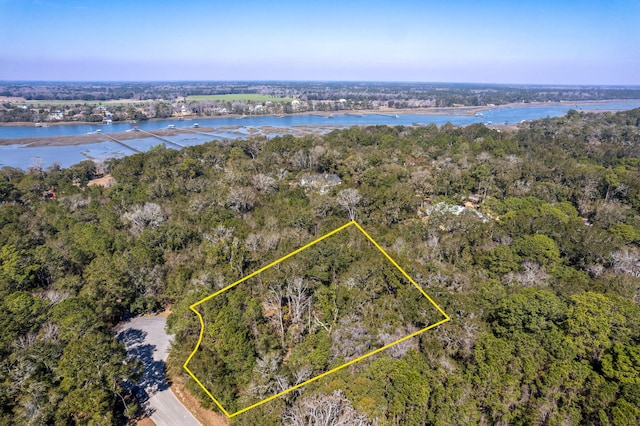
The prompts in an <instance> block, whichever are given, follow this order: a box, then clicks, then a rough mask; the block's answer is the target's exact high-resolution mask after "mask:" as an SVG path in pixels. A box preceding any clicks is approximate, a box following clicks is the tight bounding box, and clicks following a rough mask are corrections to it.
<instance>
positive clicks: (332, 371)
mask: <svg viewBox="0 0 640 426" xmlns="http://www.w3.org/2000/svg"><path fill="white" fill-rule="evenodd" d="M349 226H355V227H356V228H357V229H358V230H359V231H360V232H361V233H362V234H363V235H364V236H365V237H366V238H367V239H368V240H369V241H370V242H371V243H372V244H373V245H374V246H375V247H376V248H377V249H378V250H379V251H380V252H381V253H382V254H383V255H384V256H385V257H386V258H387V260H389V261H390V262H391V264H393V266H395V267H396V268H397V269H398V270H399V271H400V273H402V275H403V276H404V277H405V278H406V279H407V280H409V282H410V283H411V284H413V286H414V287H415V288H417V289H418V291H420V293H422V295H423V296H424V297H425V298H426V299H427V300H428V301H429V302H430V303H431V304H432V305H433V306H434V307H435V308H436V309H437V310H438V312H440V313H441V314H442V316H443V317H444V319H442V320H440V321H438V322H436V323H434V324H431V325H429V326H427V327H425V328H423V329H421V330H418V331H416V332H414V333H411V334H409V335H407V336H405V337H402V338H400V339H398V340H396V341H394V342H391V343H388V344H386V345H384V346H382V347H381V348H378V349H375V350H373V351H371V352H368V353H366V354H364V355H362V356H359V357H357V358H355V359H352V360H351V361H349V362H346V363H344V364H342V365H339V366H338V367H335V368H333V369H331V370H329V371H326V372H324V373H322V374H319V375H317V376H315V377H313V378H311V379H309V380H307V381H304V382H302V383H299V384H297V385H295V386H292V387H290V388H289V389H286V390H284V391H282V392H280V393H277V394H275V395H272V396H270V397H268V398H265V399H263V400H261V401H259V402H257V403H255V404H253V405H250V406H248V407H245V408H243V409H241V410H238V411H236V412H235V413H229V412H228V411H227V410H225V408H224V407H223V406H222V404H221V403H220V402H219V401H218V400H217V399H216V398H215V397H214V396H213V395H212V394H211V392H209V390H208V389H207V388H206V387H205V386H204V385H203V384H202V382H200V380H199V379H198V378H197V377H196V376H195V374H193V372H192V371H191V370H190V369H189V366H188V364H189V362H190V361H191V359H192V358H193V357H194V355H195V354H196V352H198V349H199V348H200V344H201V343H202V339H203V337H204V329H205V325H204V318H202V315H201V314H200V312H199V311H198V310H197V309H196V307H197V306H198V305H200V304H202V303H204V302H206V301H207V300H211V299H213V298H214V297H216V296H218V295H219V294H221V293H224V292H225V291H227V290H229V289H231V288H233V287H235V286H237V285H238V284H241V283H243V282H245V281H247V280H248V279H250V278H253V277H255V276H256V275H258V274H260V273H261V272H264V271H266V270H267V269H269V268H271V267H273V266H275V265H277V264H278V263H281V262H283V261H284V260H286V259H288V258H290V257H291V256H294V255H296V254H298V253H300V252H301V251H303V250H305V249H307V248H309V247H311V246H313V245H314V244H317V243H319V242H320V241H322V240H324V239H327V238H329V237H330V236H332V235H334V234H337V233H338V232H340V231H342V230H344V229H346V228H348V227H349ZM189 309H191V310H192V311H193V312H194V313H195V314H196V315H197V316H198V319H199V320H200V335H199V337H198V343H196V347H195V348H194V350H193V352H191V354H190V355H189V357H188V358H187V360H186V361H185V363H184V365H183V368H184V369H185V370H186V371H187V373H189V375H190V376H191V378H193V380H195V381H196V383H197V384H198V385H199V386H200V387H201V388H202V390H204V392H205V393H206V394H207V395H208V396H209V398H211V399H212V400H213V402H214V403H215V404H216V405H217V406H218V408H220V410H222V412H223V413H224V414H225V415H226V416H227V417H228V418H232V417H235V416H237V415H238V414H242V413H244V412H246V411H249V410H251V409H252V408H255V407H257V406H259V405H262V404H264V403H266V402H269V401H271V400H273V399H276V398H278V397H280V396H282V395H285V394H287V393H289V392H292V391H294V390H296V389H298V388H301V387H303V386H306V385H308V384H309V383H311V382H314V381H316V380H319V379H321V378H322V377H325V376H328V375H329V374H331V373H335V372H336V371H338V370H341V369H343V368H345V367H348V366H350V365H352V364H355V363H356V362H358V361H362V360H363V359H365V358H368V357H370V356H372V355H375V354H377V353H379V352H382V351H384V350H385V349H388V348H390V347H391V346H394V345H397V344H398V343H400V342H404V341H405V340H408V339H410V338H412V337H414V336H417V335H418V334H421V333H424V332H425V331H427V330H431V329H432V328H435V327H437V326H439V325H441V324H444V323H445V322H447V321H450V320H451V317H449V315H447V314H446V313H445V312H444V311H443V310H442V308H440V306H438V304H437V303H436V302H434V301H433V299H432V298H431V297H429V295H428V294H427V293H426V292H425V291H424V290H423V289H422V287H420V286H419V285H418V283H416V282H415V281H414V280H413V279H412V278H411V277H410V276H409V274H407V273H406V272H405V271H404V269H402V268H401V267H400V265H398V263H396V261H395V260H393V259H392V258H391V256H389V254H387V252H386V251H384V249H383V248H382V247H380V245H379V244H378V243H377V242H376V241H375V240H374V239H373V238H371V236H370V235H369V234H368V233H367V232H366V231H365V230H364V229H363V228H362V227H361V226H360V224H358V223H357V222H356V221H355V220H354V221H351V222H349V223H347V224H345V225H342V226H341V227H339V228H338V229H335V230H333V231H331V232H329V233H328V234H325V235H323V236H322V237H320V238H318V239H316V240H314V241H312V242H310V243H309V244H306V245H304V246H302V247H300V248H299V249H297V250H295V251H292V252H291V253H289V254H288V255H286V256H284V257H282V258H280V259H278V260H276V261H274V262H271V263H270V264H268V265H267V266H264V267H262V268H260V269H258V270H257V271H255V272H253V273H251V274H249V275H247V276H246V277H244V278H242V279H240V280H238V281H236V282H234V283H233V284H230V285H228V286H226V287H224V288H223V289H221V290H218V291H216V292H215V293H213V294H210V295H209V296H207V297H205V298H204V299H202V300H200V301H198V302H196V303H194V304H192V305H191V306H189Z"/></svg>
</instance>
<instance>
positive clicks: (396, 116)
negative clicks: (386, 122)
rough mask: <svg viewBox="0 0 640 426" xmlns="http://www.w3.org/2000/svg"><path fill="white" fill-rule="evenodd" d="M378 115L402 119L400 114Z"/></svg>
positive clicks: (379, 113)
mask: <svg viewBox="0 0 640 426" xmlns="http://www.w3.org/2000/svg"><path fill="white" fill-rule="evenodd" d="M376 115H381V116H383V117H391V118H399V117H400V116H399V115H398V114H383V113H381V112H378V113H376Z"/></svg>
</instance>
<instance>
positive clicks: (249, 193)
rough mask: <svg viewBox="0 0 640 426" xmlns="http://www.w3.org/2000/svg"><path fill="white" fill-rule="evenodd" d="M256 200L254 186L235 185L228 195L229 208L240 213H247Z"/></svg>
mask: <svg viewBox="0 0 640 426" xmlns="http://www.w3.org/2000/svg"><path fill="white" fill-rule="evenodd" d="M255 201H256V194H255V192H254V190H253V189H252V188H248V187H233V188H231V191H229V196H228V197H227V205H228V206H229V208H230V209H231V210H233V211H235V212H238V213H245V212H248V211H249V210H251V209H253V205H254V203H255Z"/></svg>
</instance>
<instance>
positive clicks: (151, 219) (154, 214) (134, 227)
mask: <svg viewBox="0 0 640 426" xmlns="http://www.w3.org/2000/svg"><path fill="white" fill-rule="evenodd" d="M122 217H123V219H124V220H125V221H127V222H129V223H130V224H131V232H132V233H134V234H135V235H139V234H140V233H142V230H143V229H144V228H146V227H147V226H149V227H151V228H157V227H158V226H160V225H161V224H162V223H164V222H165V221H166V220H167V217H166V215H165V213H164V210H162V207H160V206H159V205H158V204H156V203H144V205H143V206H140V205H138V206H135V207H134V208H133V210H131V211H129V212H126V213H124V215H123V216H122Z"/></svg>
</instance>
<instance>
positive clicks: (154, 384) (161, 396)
mask: <svg viewBox="0 0 640 426" xmlns="http://www.w3.org/2000/svg"><path fill="white" fill-rule="evenodd" d="M166 323H167V319H166V318H165V317H159V316H155V317H136V318H133V319H131V320H129V321H127V322H124V323H122V324H120V325H119V326H118V340H120V341H122V342H124V344H125V345H126V347H127V352H128V353H129V354H131V355H133V356H135V357H136V358H138V359H140V361H142V363H143V364H144V373H143V374H142V377H141V378H140V381H139V382H138V389H139V390H138V392H137V395H138V399H139V400H140V401H141V403H142V406H143V408H144V410H145V411H146V412H147V414H148V415H149V417H150V418H151V420H153V422H154V423H155V424H156V425H157V426H176V425H180V426H200V423H199V422H198V421H197V420H196V419H195V417H193V415H191V413H190V412H189V411H187V409H186V408H185V407H184V405H182V403H181V402H180V401H178V399H177V398H176V397H175V395H174V394H173V392H171V389H169V385H168V384H167V381H166V378H165V371H166V364H165V361H166V359H167V356H168V355H169V345H170V344H171V339H172V337H171V336H169V335H168V334H167V333H166V332H165V325H166Z"/></svg>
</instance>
